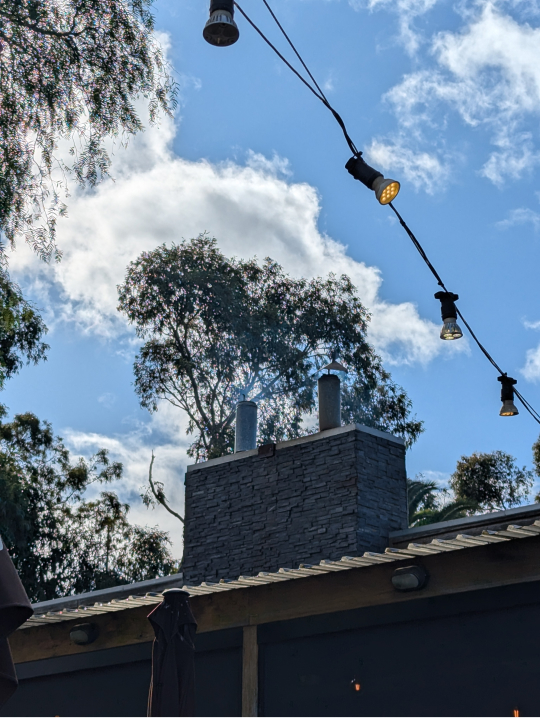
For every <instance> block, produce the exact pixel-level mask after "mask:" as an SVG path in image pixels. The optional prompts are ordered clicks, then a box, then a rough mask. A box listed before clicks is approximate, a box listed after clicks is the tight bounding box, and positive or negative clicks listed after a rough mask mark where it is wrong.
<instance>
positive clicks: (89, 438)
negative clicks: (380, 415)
mask: <svg viewBox="0 0 540 718" xmlns="http://www.w3.org/2000/svg"><path fill="white" fill-rule="evenodd" d="M241 4H242V7H243V8H244V9H245V10H246V12H247V13H248V14H249V15H250V16H251V17H252V19H253V20H255V22H257V24H259V25H260V27H261V28H262V29H263V30H264V31H265V33H267V34H268V36H269V37H270V38H271V39H272V41H273V42H275V44H276V45H278V47H279V48H280V49H281V50H282V51H283V52H284V53H285V54H286V55H287V57H288V58H289V59H292V56H291V51H290V50H289V49H288V48H287V46H286V44H285V43H284V41H283V39H282V38H281V37H280V35H279V31H278V29H277V28H276V26H275V25H274V24H273V21H272V18H271V16H270V15H269V14H268V12H267V11H266V9H265V7H264V4H263V3H262V1H261V0H243V1H242V2H241ZM272 7H273V9H274V11H275V12H276V14H277V16H278V18H279V19H280V21H281V22H282V24H283V25H284V27H285V29H286V30H287V32H288V33H289V34H290V36H291V37H292V38H293V40H294V42H295V44H296V45H297V47H298V49H299V51H300V52H301V54H302V55H303V57H304V60H305V61H306V62H307V64H308V66H309V67H310V69H311V71H312V73H313V74H314V76H315V77H316V79H317V80H318V82H319V84H320V85H321V87H322V88H323V89H324V91H325V93H326V94H327V96H328V99H329V101H330V102H331V103H332V104H333V106H334V107H335V108H336V109H337V110H338V111H339V113H340V114H341V115H342V117H343V118H344V120H345V122H346V124H347V127H348V130H349V134H350V135H351V137H352V138H353V140H354V142H355V144H356V145H357V146H358V147H359V148H360V149H362V150H363V151H364V153H365V158H366V159H367V160H368V161H369V162H370V163H371V164H372V165H374V166H375V167H376V168H378V169H379V170H381V171H382V172H383V173H384V174H385V175H386V176H389V177H392V178H395V179H397V180H399V181H400V182H401V192H400V194H399V196H398V198H397V199H396V201H395V205H396V208H397V209H398V210H399V212H400V213H401V214H402V215H403V216H404V218H405V219H406V221H407V222H408V224H409V225H410V226H411V228H412V229H413V231H414V232H415V233H416V235H417V237H418V238H419V240H420V241H421V242H422V244H423V246H424V248H425V250H426V252H427V253H428V255H429V257H430V258H431V260H432V262H433V264H434V265H435V266H436V267H437V269H438V271H439V273H440V274H441V275H442V278H443V279H444V281H445V283H446V285H447V287H448V288H449V289H450V290H451V291H454V292H456V293H458V294H459V297H460V299H459V303H458V304H459V307H460V309H461V311H462V312H463V314H464V315H465V317H466V318H467V320H468V321H469V323H470V324H471V325H472V327H473V328H474V330H475V332H476V333H477V335H478V336H479V338H480V339H481V341H482V342H483V343H484V344H485V346H486V347H487V349H488V350H489V351H490V352H491V353H492V355H493V356H494V357H495V359H496V361H497V362H498V363H499V365H501V366H502V367H503V369H504V371H506V372H507V373H508V374H509V375H510V376H513V377H515V378H516V379H517V380H518V388H519V389H520V390H521V391H522V393H523V394H524V395H525V397H526V398H528V400H529V401H530V402H531V403H532V404H533V405H534V406H535V407H536V408H537V409H538V410H540V383H539V382H540V306H539V302H538V296H539V294H538V271H539V267H540V243H539V237H540V183H539V179H540V136H539V121H540V5H539V4H538V2H537V1H536V0H498V1H497V2H493V1H488V0H474V1H471V0H457V2H448V0H394V1H393V2H390V0H273V2H272ZM154 9H155V16H156V27H157V30H158V32H159V38H160V42H161V43H162V45H163V47H164V48H165V50H166V52H167V55H168V58H169V60H170V63H171V67H172V72H173V73H174V78H175V80H176V81H177V82H178V86H179V107H178V111H177V113H176V116H175V117H174V119H173V120H171V119H168V118H162V120H161V122H160V124H159V126H150V125H149V124H148V122H146V119H145V122H146V131H145V132H144V133H142V134H139V135H137V136H136V137H134V138H133V139H132V140H131V141H130V143H129V144H128V146H127V148H123V147H120V146H117V147H116V148H115V150H114V156H113V166H112V175H113V178H114V181H113V180H106V181H104V182H103V183H102V184H101V185H99V186H98V187H97V188H96V189H94V190H85V191H81V190H79V189H77V188H75V187H72V188H71V190H72V193H71V196H70V198H69V199H68V218H67V219H63V220H60V222H59V227H58V244H59V246H60V248H61V249H62V250H63V252H64V257H63V260H62V262H61V263H60V264H57V265H45V264H43V263H41V262H40V261H39V260H38V259H37V258H36V257H34V256H33V255H32V253H31V250H30V249H29V248H28V247H25V246H24V244H22V243H19V245H18V246H17V249H16V250H15V251H14V252H13V253H12V254H11V256H10V266H11V271H12V274H13V277H14V278H15V279H16V281H18V282H19V284H20V285H21V287H22V288H23V290H24V292H25V294H26V296H28V297H30V298H31V299H32V300H33V301H34V302H35V304H36V305H37V306H38V307H39V308H40V309H41V311H42V314H43V316H44V318H45V320H46V322H47V324H48V326H49V334H48V339H47V341H48V343H49V344H50V351H49V355H48V360H47V361H46V362H43V363H41V364H40V365H38V366H30V367H26V368H24V369H23V370H22V371H21V372H20V374H19V375H18V376H17V377H15V378H14V379H12V380H11V381H10V382H9V383H8V385H7V388H6V390H5V391H4V392H3V394H2V396H1V397H0V399H1V401H2V402H3V403H5V404H7V406H8V407H9V409H10V412H11V413H18V412H23V411H32V412H35V413H36V414H37V415H38V416H39V417H40V418H42V419H47V420H49V421H51V422H52V424H53V427H54V429H55V431H56V432H57V433H59V434H60V435H61V436H63V437H64V439H65V441H66V443H67V445H68V446H69V448H70V449H71V450H72V451H73V452H74V454H75V455H84V456H89V455H90V454H91V453H92V452H94V451H95V450H97V449H98V448H101V447H105V448H108V449H109V451H110V452H111V456H112V457H113V458H114V459H118V460H120V461H122V462H123V464H124V469H125V476H124V479H123V480H122V481H121V482H120V483H119V484H118V486H117V487H116V488H117V490H118V491H119V493H120V495H121V497H122V498H123V499H124V500H127V501H129V502H130V503H131V505H132V509H131V518H132V520H133V521H136V522H138V523H142V524H147V525H159V526H161V527H162V528H163V529H165V530H168V531H170V532H171V538H172V540H173V546H174V552H175V554H176V555H177V556H179V555H180V554H181V526H180V524H179V522H178V521H177V519H175V518H174V517H172V516H170V515H169V514H167V513H166V512H165V510H164V509H161V508H160V509H155V510H154V511H149V510H147V509H146V508H145V507H144V506H142V504H141V501H140V497H139V493H140V487H141V486H143V485H144V484H145V482H146V480H147V475H148V465H149V463H150V458H151V452H152V450H153V451H154V452H155V455H156V461H155V468H154V478H155V479H158V480H161V481H163V482H164V484H165V489H166V492H167V494H168V496H169V498H170V501H171V503H172V504H173V505H174V507H175V508H176V509H179V510H180V511H181V510H182V508H183V476H184V473H185V467H186V465H187V464H188V463H191V462H190V460H189V459H188V457H187V455H186V449H187V447H188V446H189V443H190V439H189V437H187V436H186V433H185V429H186V420H185V417H184V416H182V414H181V412H180V411H179V410H178V409H175V408H174V407H171V406H170V405H167V404H163V405H161V406H160V407H159V409H158V411H157V412H156V413H154V414H152V415H151V414H149V413H148V412H147V411H146V410H143V409H141V408H140V406H139V403H138V399H137V396H136V394H135V392H134V389H133V372H132V364H133V360H134V357H135V355H136V352H137V349H138V346H139V345H138V342H137V339H136V337H135V335H134V332H133V328H132V327H130V326H128V325H127V324H126V322H125V320H124V319H123V317H122V316H120V315H119V314H118V312H117V311H116V304H117V290H116V286H117V285H118V284H119V283H121V282H122V280H123V277H124V275H125V271H126V267H127V265H128V263H129V262H131V261H133V260H135V259H136V258H137V257H138V256H139V254H140V253H141V252H143V251H147V250H151V249H152V248H154V247H156V246H157V245H159V244H162V243H164V242H165V243H167V244H170V243H172V242H175V241H176V242H178V241H181V240H182V239H183V238H186V239H187V238H190V237H194V236H196V235H198V234H199V233H200V232H205V231H206V232H208V233H209V234H210V235H212V236H215V237H216V238H217V240H218V244H219V247H220V248H221V249H222V251H223V252H224V253H225V254H226V255H228V256H233V255H234V256H238V257H243V258H249V257H253V256H256V257H258V258H259V259H262V258H264V257H266V256H270V257H272V258H273V259H275V260H277V261H278V262H280V263H281V264H283V266H284V267H285V269H286V270H287V271H288V272H289V273H290V274H291V275H295V276H324V275H326V274H327V273H328V272H331V271H332V272H336V273H346V274H348V275H349V276H350V277H351V278H352V280H353V282H354V283H355V285H356V286H357V288H358V292H359V296H360V298H361V300H362V301H363V303H364V304H365V306H366V307H367V308H368V309H369V311H370V313H371V317H372V318H371V323H370V330H369V336H370V340H371V342H372V343H373V345H374V346H375V348H376V349H377V351H378V352H379V353H380V354H381V356H382V357H383V359H384V364H385V366H386V368H387V369H388V370H389V371H390V372H391V373H392V377H393V379H394V380H395V381H396V382H397V383H398V384H400V385H402V386H403V387H404V388H405V390H406V391H407V393H408V395H409V397H410V398H411V400H412V402H413V406H414V413H415V414H416V415H417V417H418V418H419V419H422V420H423V421H424V422H425V432H424V434H423V435H422V436H421V438H420V439H419V440H418V442H417V443H416V444H415V446H414V447H413V448H412V449H411V450H410V451H409V452H408V454H407V471H408V474H409V476H410V477H414V476H415V475H416V474H418V473H422V474H424V476H425V477H426V478H430V479H435V480H437V481H438V482H440V483H441V484H444V483H445V482H446V481H447V480H448V477H449V476H450V474H451V473H452V471H453V470H454V469H455V465H456V462H457V461H458V460H459V458H460V457H461V456H462V455H469V454H471V453H472V452H474V451H493V450H495V449H500V450H503V451H506V452H508V453H510V454H512V455H513V456H515V457H516V459H517V461H518V463H519V465H520V466H523V465H527V466H528V467H531V464H532V461H531V460H532V453H531V446H532V444H533V443H534V441H536V439H537V438H538V434H539V428H540V427H539V426H538V424H537V423H536V422H535V421H534V420H533V419H532V418H531V417H530V416H529V414H527V413H526V412H525V411H524V410H521V411H520V414H519V416H517V417H513V418H501V417H499V415H498V414H499V409H500V384H499V382H497V372H496V370H495V369H493V368H492V367H491V366H490V365H489V364H488V362H487V361H486V359H485V357H484V356H483V355H482V354H481V353H480V352H479V350H478V349H477V347H476V345H475V344H474V343H473V342H472V340H471V339H470V337H467V333H465V337H464V338H463V339H461V340H459V341H457V342H443V341H441V340H440V339H439V331H440V325H441V322H440V305H439V302H438V301H437V300H435V299H434V297H433V295H434V293H435V292H436V291H437V289H438V287H437V284H436V282H435V280H434V279H433V277H432V276H431V274H430V273H429V270H428V269H427V267H426V266H425V264H424V263H423V262H422V260H421V258H420V257H419V255H418V254H417V252H416V250H415V249H414V247H413V245H412V244H411V242H410V240H409V239H408V237H407V235H406V234H405V233H404V231H403V230H402V229H401V227H400V226H399V224H398V223H397V221H396V220H395V218H394V216H393V213H392V212H391V210H390V209H389V208H388V207H383V206H380V205H379V204H378V203H377V201H376V199H375V196H374V194H373V193H372V192H370V191H369V190H368V189H366V188H365V187H364V186H363V185H361V184H360V183H359V182H356V181H354V180H353V179H352V177H351V176H350V175H349V174H348V173H347V172H346V170H345V169H344V165H345V163H346V161H347V160H348V159H349V157H350V152H349V149H348V147H347V145H346V143H345V141H344V138H343V135H342V134H341V131H340V129H339V127H338V125H337V124H336V122H335V120H334V119H333V117H332V116H331V114H330V113H329V112H328V111H327V109H326V108H325V107H324V106H323V105H322V104H321V103H320V102H319V101H318V100H317V99H316V98H315V97H314V96H313V95H312V94H311V93H310V92H309V91H308V90H307V89H306V88H305V87H304V86H303V85H302V84H301V83H300V81H299V80H298V79H297V78H296V77H295V76H294V75H293V74H292V73H291V72H290V71H289V70H288V69H287V68H286V67H285V66H284V65H283V64H282V63H281V61H280V60H279V59H278V58H277V57H276V56H275V55H274V54H273V53H272V51H271V50H270V49H269V48H268V47H267V46H266V45H265V44H264V43H263V41H262V40H261V38H260V37H259V36H258V35H257V34H256V33H255V31H254V30H253V29H252V28H251V27H250V26H249V25H248V24H247V23H246V22H245V20H244V19H243V18H242V17H241V16H240V14H239V13H238V12H237V17H236V20H237V23H238V26H239V29H240V39H239V41H238V42H237V43H236V44H235V45H234V46H232V47H230V48H215V47H212V46H210V45H208V44H206V43H205V42H204V40H203V38H202V28H203V26H204V23H205V21H206V19H207V17H208V7H207V3H206V2H205V0H182V2H181V3H179V2H178V0H156V3H155V6H154ZM139 107H140V108H141V113H142V116H143V117H144V118H146V115H145V108H144V103H143V102H142V101H141V102H140V103H139ZM538 488H540V486H537V487H536V490H538ZM531 500H532V497H531Z"/></svg>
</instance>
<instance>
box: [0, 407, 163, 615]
mask: <svg viewBox="0 0 540 718" xmlns="http://www.w3.org/2000/svg"><path fill="white" fill-rule="evenodd" d="M121 475H122V466H121V464H119V463H118V462H111V461H110V459H109V457H108V455H107V452H106V451H104V450H101V451H99V452H98V453H97V454H96V455H95V456H93V457H92V458H91V459H89V460H86V461H85V460H84V459H79V460H76V461H74V460H73V459H72V458H71V456H70V454H69V452H68V450H67V449H66V447H65V445H64V443H63V441H62V439H61V438H60V437H58V436H55V435H54V433H53V432H52V429H51V427H50V425H49V424H48V423H46V422H40V421H39V419H37V417H36V416H34V415H33V414H19V415H17V416H15V417H14V418H13V419H12V420H11V421H6V420H5V410H3V409H2V408H1V407H0V536H1V537H2V541H3V542H4V543H5V544H6V546H7V547H8V550H9V551H10V554H11V557H12V558H13V561H14V563H15V566H16V568H17V570H18V572H19V575H20V577H21V580H22V582H23V584H24V587H25V588H26V591H27V593H28V595H29V596H30V598H31V599H32V600H34V601H42V600H47V599H52V598H57V597H59V596H65V595H68V594H71V593H80V592H82V591H91V590H94V589H96V588H106V587H108V586H113V585H117V584H121V583H130V582H132V581H139V580H145V579H150V578H156V577H157V576H161V575H166V574H168V573H170V572H172V571H174V570H175V569H176V564H175V562H174V560H173V559H172V557H171V554H170V550H169V545H168V544H169V539H168V536H167V534H166V533H164V532H163V531H160V530H159V529H156V528H147V527H141V526H136V525H132V524H130V523H129V521H128V518H127V515H128V511H129V506H128V505H127V504H123V503H121V502H120V500H119V499H118V496H117V495H116V494H115V493H114V492H113V491H111V490H110V489H109V490H106V491H102V492H101V493H99V494H96V496H95V498H93V499H91V500H89V499H85V498H84V494H85V492H86V491H87V490H88V489H89V488H92V487H93V486H94V487H96V488H97V487H98V486H100V485H108V484H110V483H111V482H112V481H114V480H116V479H118V478H120V477H121Z"/></svg>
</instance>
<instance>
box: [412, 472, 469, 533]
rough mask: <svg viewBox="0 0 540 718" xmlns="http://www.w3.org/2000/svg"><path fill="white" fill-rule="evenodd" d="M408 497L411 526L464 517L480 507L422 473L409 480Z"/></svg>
mask: <svg viewBox="0 0 540 718" xmlns="http://www.w3.org/2000/svg"><path fill="white" fill-rule="evenodd" d="M407 499H408V509H409V526H411V527H412V526H425V525H427V524H436V523H439V522H440V521H452V520H453V519H462V518H465V517H466V516H469V515H470V514H471V513H474V512H475V511H476V510H477V508H478V506H477V504H476V503H475V502H474V501H471V500H470V499H465V498H456V497H455V496H453V495H452V494H451V492H449V491H448V490H445V489H441V487H440V486H438V484H437V482H436V481H426V480H425V479H424V478H423V476H422V475H420V476H419V477H417V478H415V479H408V480H407Z"/></svg>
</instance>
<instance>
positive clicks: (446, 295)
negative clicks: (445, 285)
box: [435, 292, 459, 322]
mask: <svg viewBox="0 0 540 718" xmlns="http://www.w3.org/2000/svg"><path fill="white" fill-rule="evenodd" d="M435 299H439V300H440V302H441V319H442V320H443V322H444V321H445V320H446V319H457V309H456V305H455V304H454V302H457V300H458V299H459V295H458V294H454V293H453V292H437V294H436V295H435Z"/></svg>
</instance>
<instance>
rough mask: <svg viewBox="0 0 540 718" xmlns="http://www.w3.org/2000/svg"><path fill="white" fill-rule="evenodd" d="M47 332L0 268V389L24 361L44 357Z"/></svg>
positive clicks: (34, 361)
mask: <svg viewBox="0 0 540 718" xmlns="http://www.w3.org/2000/svg"><path fill="white" fill-rule="evenodd" d="M46 331H47V328H46V326H45V324H44V322H43V320H42V319H41V317H40V316H39V314H38V312H37V310H36V309H35V307H33V306H32V304H31V303H30V302H27V301H26V300H25V299H24V298H23V296H22V293H21V290H20V289H19V287H18V286H17V285H16V284H14V283H13V282H12V281H11V280H10V278H9V276H8V274H7V272H6V271H4V270H2V269H1V268H0V390H2V389H3V387H4V384H5V382H6V380H7V379H9V378H10V377H12V376H13V375H14V374H16V373H17V372H18V371H19V369H20V368H21V367H22V365H23V364H24V363H25V362H31V363H34V364H35V363H37V362H38V361H40V360H41V359H44V358H45V353H46V351H47V349H48V346H47V345H46V344H45V343H44V342H43V341H42V338H43V335H44V334H45V332H46ZM0 406H1V405H0Z"/></svg>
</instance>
